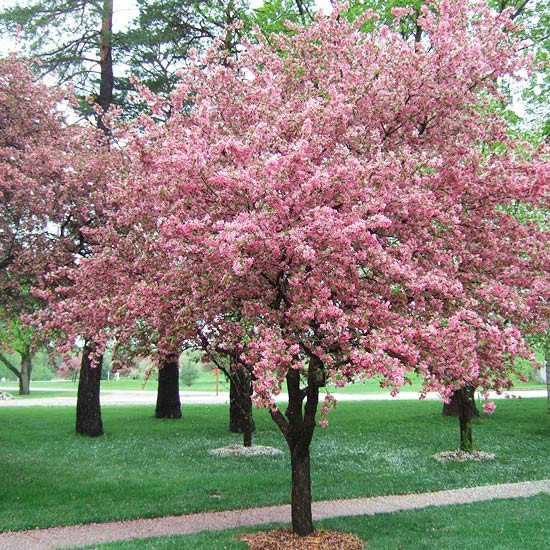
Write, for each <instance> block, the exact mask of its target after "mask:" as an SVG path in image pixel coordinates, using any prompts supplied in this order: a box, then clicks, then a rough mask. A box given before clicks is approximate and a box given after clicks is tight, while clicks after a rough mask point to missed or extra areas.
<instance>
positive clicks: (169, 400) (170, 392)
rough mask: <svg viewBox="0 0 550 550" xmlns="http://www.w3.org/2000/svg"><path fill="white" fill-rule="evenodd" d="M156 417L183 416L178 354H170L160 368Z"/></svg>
mask: <svg viewBox="0 0 550 550" xmlns="http://www.w3.org/2000/svg"><path fill="white" fill-rule="evenodd" d="M155 417H156V418H181V402H180V384H179V368H178V360H177V356H176V355H169V356H167V358H166V359H165V360H164V361H163V362H162V364H161V367H160V368H159V385H158V392H157V406H156V408H155Z"/></svg>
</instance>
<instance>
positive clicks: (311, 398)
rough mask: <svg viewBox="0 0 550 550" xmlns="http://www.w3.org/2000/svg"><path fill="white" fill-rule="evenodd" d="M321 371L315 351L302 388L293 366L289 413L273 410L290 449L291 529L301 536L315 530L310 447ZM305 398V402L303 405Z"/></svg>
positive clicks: (289, 388)
mask: <svg viewBox="0 0 550 550" xmlns="http://www.w3.org/2000/svg"><path fill="white" fill-rule="evenodd" d="M322 371H323V364H322V362H321V360H320V359H319V358H318V357H317V356H315V355H312V356H311V357H310V362H309V367H308V373H307V387H306V388H304V389H300V373H299V371H297V370H294V369H291V370H290V371H289V372H288V373H287V376H286V381H287V387H288V408H287V410H286V413H285V415H284V416H283V415H282V414H281V413H280V412H279V410H278V409H275V410H272V411H271V417H272V418H273V420H274V421H275V423H276V424H277V426H278V427H279V429H280V430H281V432H282V433H283V435H284V436H285V439H286V442H287V444H288V448H289V450H290V460H291V466H292V493H291V512H292V530H293V532H294V533H295V534H297V535H299V536H307V535H309V534H311V533H312V532H313V518H312V513H311V497H312V494H311V475H310V458H309V447H310V444H311V440H312V438H313V432H314V430H315V415H316V413H317V405H318V403H319V385H320V381H322V379H323V377H322V375H321V376H320V373H321V374H322ZM304 399H306V403H305V406H304V407H303V408H302V404H303V401H304ZM285 417H286V418H285Z"/></svg>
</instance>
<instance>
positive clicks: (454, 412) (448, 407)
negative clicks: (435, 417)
mask: <svg viewBox="0 0 550 550" xmlns="http://www.w3.org/2000/svg"><path fill="white" fill-rule="evenodd" d="M474 391H475V390H472V393H474ZM470 403H471V415H472V417H475V418H479V411H478V409H477V406H476V400H475V399H474V396H473V395H472V399H471V401H470ZM443 416H458V392H455V393H453V396H452V397H451V401H450V402H449V403H443Z"/></svg>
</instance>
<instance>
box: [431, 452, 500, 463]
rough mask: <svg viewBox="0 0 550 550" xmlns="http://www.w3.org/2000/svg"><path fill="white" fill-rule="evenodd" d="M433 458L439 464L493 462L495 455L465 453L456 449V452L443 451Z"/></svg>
mask: <svg viewBox="0 0 550 550" xmlns="http://www.w3.org/2000/svg"><path fill="white" fill-rule="evenodd" d="M434 458H435V459H436V460H438V461H439V462H447V461H449V460H454V461H456V462H465V461H467V460H475V461H478V462H479V461H480V460H494V459H495V458H496V455H494V454H493V453H486V452H484V451H474V452H473V453H466V452H464V451H461V450H460V449H457V450H456V451H443V452H441V453H437V454H435V455H434Z"/></svg>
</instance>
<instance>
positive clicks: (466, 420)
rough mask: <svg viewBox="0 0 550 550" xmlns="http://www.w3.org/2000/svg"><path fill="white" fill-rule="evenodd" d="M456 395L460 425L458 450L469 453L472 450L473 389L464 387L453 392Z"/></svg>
mask: <svg viewBox="0 0 550 550" xmlns="http://www.w3.org/2000/svg"><path fill="white" fill-rule="evenodd" d="M455 393H456V394H458V420H459V424H460V450H461V451H464V452H466V453H471V452H473V450H474V443H473V437H472V403H471V401H473V395H474V388H471V387H468V386H466V387H464V388H461V389H459V390H457V391H456V392H455Z"/></svg>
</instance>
